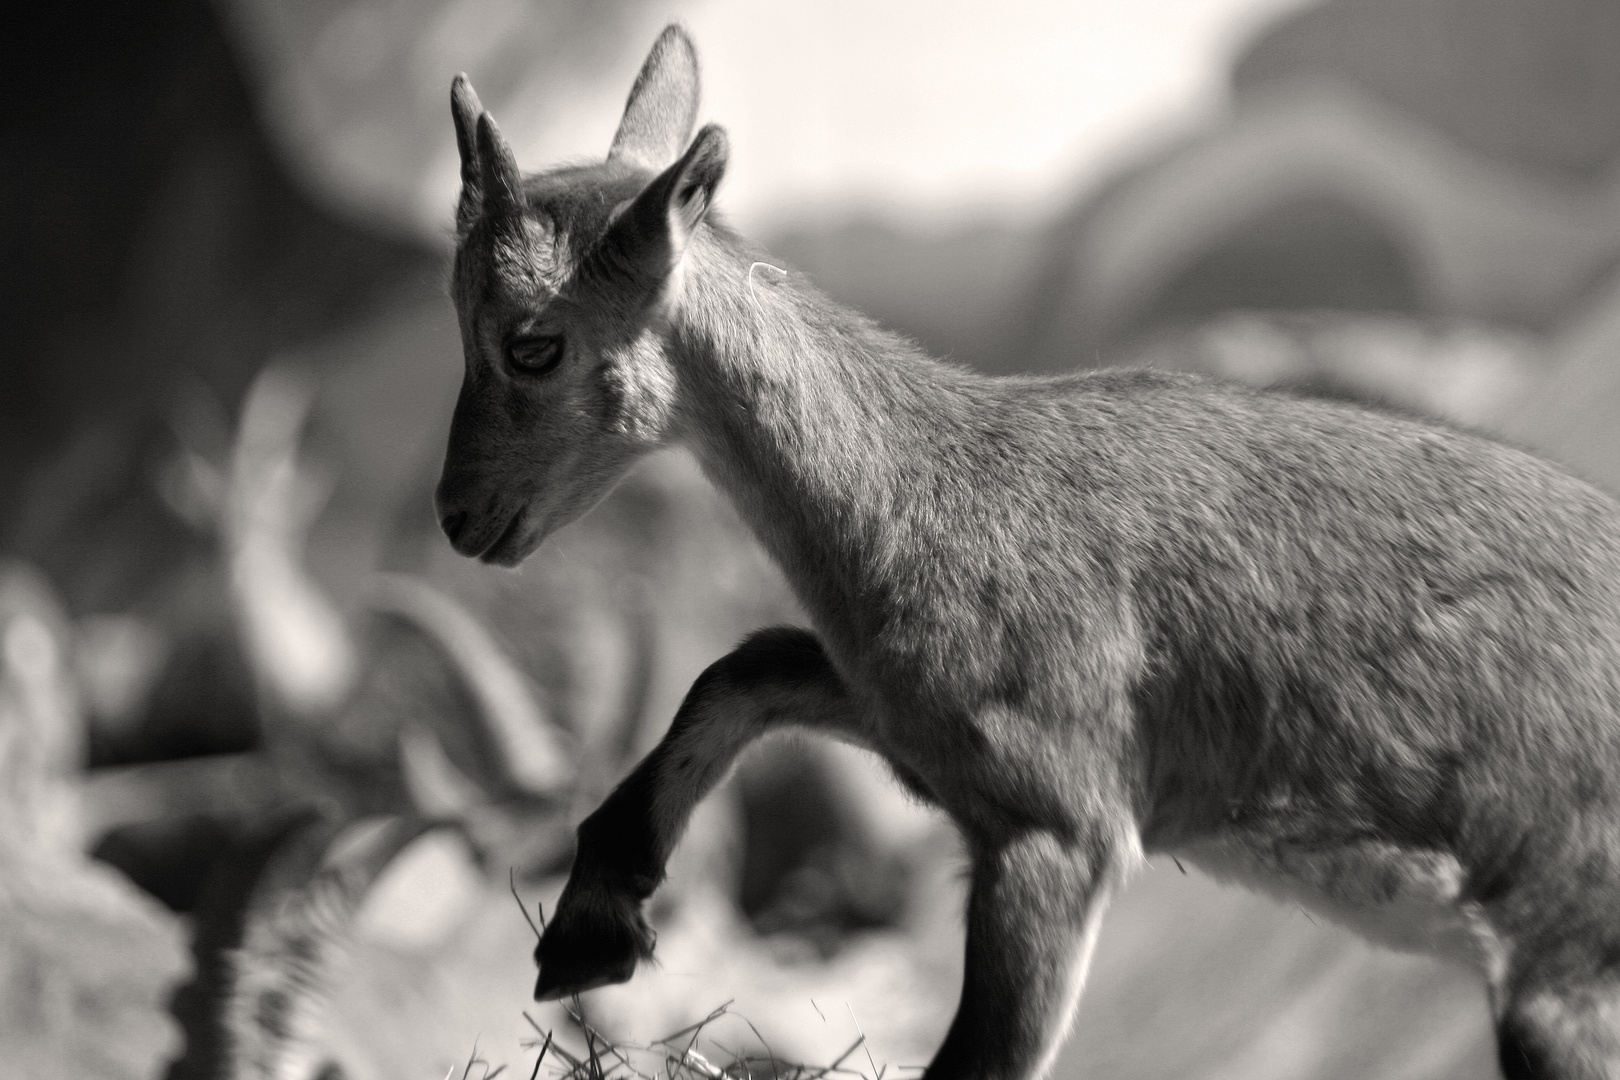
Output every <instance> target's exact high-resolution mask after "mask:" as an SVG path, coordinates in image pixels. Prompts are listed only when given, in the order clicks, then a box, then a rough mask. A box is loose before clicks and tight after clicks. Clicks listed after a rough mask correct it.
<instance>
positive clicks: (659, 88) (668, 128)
mask: <svg viewBox="0 0 1620 1080" xmlns="http://www.w3.org/2000/svg"><path fill="white" fill-rule="evenodd" d="M697 107H698V62H697V50H696V49H695V48H693V47H692V39H691V38H689V37H687V36H686V31H685V30H683V29H681V28H680V26H678V25H676V24H674V23H671V24H670V25H669V26H666V27H665V28H664V32H663V33H662V34H659V35H658V40H657V41H656V42H654V43H653V47H652V52H650V53H648V54H647V60H646V62H645V63H643V64H642V65H641V73H640V74H639V75H637V76H636V82H635V85H634V86H632V87H631V88H630V100H629V101H628V102H626V103H625V106H624V117H623V118H622V119H621V120H620V121H619V130H618V131H617V132H616V133H615V134H614V136H613V145H612V146H610V147H609V148H608V155H607V156H608V160H609V161H627V162H630V163H632V164H635V165H640V166H642V167H644V168H648V169H662V168H664V167H665V166H667V165H668V164H669V163H670V162H671V161H674V160H675V157H676V155H677V154H679V153H680V152H681V147H682V146H684V145H686V140H687V139H688V138H690V137H691V135H692V124H693V122H694V121H695V120H696V119H697Z"/></svg>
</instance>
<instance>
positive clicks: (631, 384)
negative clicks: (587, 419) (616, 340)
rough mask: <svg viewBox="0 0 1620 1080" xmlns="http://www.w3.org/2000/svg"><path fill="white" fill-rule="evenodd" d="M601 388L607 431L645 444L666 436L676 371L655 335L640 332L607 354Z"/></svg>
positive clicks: (648, 445) (672, 402)
mask: <svg viewBox="0 0 1620 1080" xmlns="http://www.w3.org/2000/svg"><path fill="white" fill-rule="evenodd" d="M601 389H602V398H603V402H604V404H605V412H606V416H605V420H606V423H607V427H608V430H609V431H612V432H613V433H614V434H616V435H620V436H622V437H624V438H626V439H629V440H631V441H632V442H635V443H637V444H639V445H641V446H646V447H651V446H656V445H659V444H661V443H663V442H664V441H665V440H666V439H667V438H668V436H669V428H670V419H671V416H672V414H673V412H674V402H675V373H674V371H673V370H672V369H671V367H670V363H669V360H668V358H667V357H666V356H665V355H664V350H663V347H662V346H661V344H660V343H659V341H658V339H657V337H656V335H654V334H651V333H642V334H640V335H638V336H637V337H636V339H635V341H633V342H632V343H631V344H630V345H629V346H628V347H626V348H624V349H617V350H614V351H613V352H612V353H611V354H609V355H608V357H607V363H606V364H605V365H604V366H603V368H602V371H601Z"/></svg>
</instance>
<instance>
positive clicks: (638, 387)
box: [437, 26, 727, 566]
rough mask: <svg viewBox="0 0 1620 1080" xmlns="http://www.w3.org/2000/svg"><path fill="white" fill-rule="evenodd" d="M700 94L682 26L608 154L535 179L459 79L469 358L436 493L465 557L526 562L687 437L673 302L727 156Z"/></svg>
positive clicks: (459, 284)
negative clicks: (677, 428)
mask: <svg viewBox="0 0 1620 1080" xmlns="http://www.w3.org/2000/svg"><path fill="white" fill-rule="evenodd" d="M697 103H698V71H697V55H696V53H695V52H694V50H693V48H692V43H691V41H690V40H689V39H688V38H687V36H686V34H685V33H684V32H682V31H681V29H680V28H679V27H676V26H671V27H669V28H668V29H666V30H665V31H664V32H663V34H662V35H661V36H660V37H659V39H658V42H657V43H656V44H655V45H654V46H653V49H652V52H651V54H650V55H649V56H648V57H647V61H646V63H645V64H644V65H643V66H642V69H641V74H640V75H639V76H637V78H636V81H635V85H634V87H633V88H632V89H631V91H630V100H629V102H628V104H627V105H626V106H625V110H624V118H623V119H622V120H621V121H620V123H619V130H618V132H617V134H615V135H614V137H613V144H612V146H611V147H610V148H609V150H608V155H607V160H606V161H604V162H602V163H601V164H598V165H586V166H563V167H559V168H555V169H552V170H549V171H547V172H544V173H541V174H539V175H535V176H530V177H527V178H525V177H523V176H522V175H521V174H520V173H519V172H518V167H517V162H516V161H515V160H514V158H513V156H512V151H511V148H510V147H508V146H507V144H506V141H505V140H504V139H503V138H502V137H501V134H500V131H499V130H498V129H497V128H496V127H495V121H494V120H493V119H491V117H490V115H489V114H488V113H487V112H485V111H483V108H482V106H480V104H479V102H478V97H477V95H476V94H474V93H473V90H472V87H471V86H470V85H469V84H468V82H467V80H466V78H465V77H464V76H458V77H457V78H456V80H455V83H454V84H453V86H452V87H451V108H452V112H453V113H454V116H455V123H456V143H457V145H458V147H459V148H460V151H461V184H462V188H461V201H460V204H459V206H458V207H457V210H456V231H457V244H456V261H455V271H454V276H453V286H452V287H453V292H454V297H455V303H456V310H457V314H458V316H459V318H460V322H461V341H462V351H463V353H464V354H465V358H466V364H467V370H466V376H465V379H464V381H463V383H462V387H461V397H460V399H459V400H458V401H457V403H456V411H455V417H454V420H453V421H452V424H451V429H450V443H449V449H448V451H447V453H446V457H445V463H444V474H443V477H442V479H441V480H440V482H439V489H438V494H437V504H438V512H439V520H440V522H441V524H442V525H443V527H444V531H445V534H446V535H447V536H449V538H450V542H451V544H452V545H453V546H454V547H455V549H456V550H457V551H459V552H461V553H462V554H463V555H470V556H476V557H478V558H479V559H481V560H483V561H485V562H492V563H497V564H500V565H502V566H515V565H517V564H518V563H519V562H521V561H522V560H523V558H524V557H525V556H527V555H528V554H529V552H531V551H533V550H534V549H535V548H536V547H537V546H538V545H539V544H540V542H541V541H542V540H543V539H545V537H546V536H547V535H549V534H550V533H551V532H553V531H554V530H556V529H557V528H559V527H561V526H563V525H565V524H567V523H568V522H570V521H572V520H574V519H575V518H577V517H579V516H580V515H581V514H582V513H584V512H585V511H586V510H587V509H589V508H590V507H591V506H592V505H594V504H595V503H596V501H597V500H598V499H600V498H601V497H602V496H603V495H605V494H606V493H607V491H608V489H609V488H611V487H612V485H613V483H614V482H615V481H616V480H618V479H619V477H620V476H621V475H623V473H624V472H625V470H626V469H628V468H629V466H630V464H631V463H632V462H633V461H634V460H635V459H636V458H637V457H639V456H640V455H641V454H642V453H644V452H645V451H647V450H649V449H651V448H652V447H654V446H657V445H659V444H660V443H663V442H665V441H667V440H668V439H669V438H670V437H671V436H672V435H673V433H674V432H673V425H674V411H675V410H674V406H675V401H674V396H675V375H674V371H673V368H672V367H671V365H670V360H669V357H668V349H667V344H668V336H669V326H670V319H669V315H670V313H671V311H672V306H673V305H674V304H675V303H676V301H677V298H678V293H679V289H680V280H681V275H680V268H681V263H682V259H683V257H684V255H685V252H686V247H687V244H688V241H689V240H690V239H691V237H692V235H693V233H694V232H695V231H696V230H697V229H698V227H699V226H700V225H701V223H702V222H703V219H704V217H705V216H706V214H707V213H708V209H709V205H710V203H711V201H712V200H713V196H714V189H715V187H716V186H717V185H718V184H719V183H720V178H721V176H722V175H723V173H724V172H725V166H726V153H727V148H726V136H725V133H724V132H723V131H722V130H720V129H719V128H717V127H714V126H709V127H705V128H704V129H703V130H702V131H699V132H698V133H697V136H696V138H692V136H691V132H692V123H693V120H694V118H695V116H696V113H697ZM688 140H690V144H688ZM683 149H684V153H683V152H682V151H683Z"/></svg>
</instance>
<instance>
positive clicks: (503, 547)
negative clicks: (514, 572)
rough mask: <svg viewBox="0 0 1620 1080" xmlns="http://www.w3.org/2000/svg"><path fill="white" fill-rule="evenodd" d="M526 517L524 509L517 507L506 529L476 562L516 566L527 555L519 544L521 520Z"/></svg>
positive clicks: (521, 527) (521, 529)
mask: <svg viewBox="0 0 1620 1080" xmlns="http://www.w3.org/2000/svg"><path fill="white" fill-rule="evenodd" d="M527 516H528V515H527V512H526V508H524V507H519V508H518V511H517V513H515V514H513V515H512V520H511V521H509V522H507V524H506V528H504V529H502V530H501V534H500V535H499V536H497V537H496V538H495V542H494V543H492V544H490V545H489V547H487V548H485V549H484V550H483V551H482V552H481V553H480V554H479V555H478V561H479V562H482V563H493V564H495V565H496V566H506V567H512V566H516V565H517V564H518V563H520V562H522V561H523V557H524V556H525V555H527V554H528V552H526V551H524V550H523V544H522V543H521V542H520V535H521V534H522V532H523V520H524V518H525V517H527Z"/></svg>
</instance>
